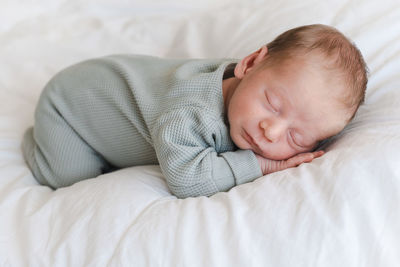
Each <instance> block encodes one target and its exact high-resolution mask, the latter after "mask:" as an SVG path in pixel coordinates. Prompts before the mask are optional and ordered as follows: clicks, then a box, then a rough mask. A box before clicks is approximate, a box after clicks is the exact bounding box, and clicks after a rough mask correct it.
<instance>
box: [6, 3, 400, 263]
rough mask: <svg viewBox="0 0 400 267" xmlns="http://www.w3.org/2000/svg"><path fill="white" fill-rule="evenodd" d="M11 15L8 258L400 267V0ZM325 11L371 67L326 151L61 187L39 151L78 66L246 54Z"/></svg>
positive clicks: (102, 7) (56, 6) (104, 6)
mask: <svg viewBox="0 0 400 267" xmlns="http://www.w3.org/2000/svg"><path fill="white" fill-rule="evenodd" d="M0 22H1V23H0V97H1V104H0V266H2V267H3V266H4V267H8V266H13V267H14V266H74V267H77V266H274V267H275V266H324V267H330V266H341V267H342V266H354V267H359V266H368V267H369V266H370V267H377V266H382V267H388V266H393V267H394V266H399V264H400V240H399V238H400V209H399V204H400V2H399V1H396V0H393V1H390V0H381V1H373V0H368V1H351V0H348V1H345V0H341V1H329V2H328V1H318V0H303V1H296V0H287V1H273V0H266V1H262V0H246V1H241V0H235V1H229V0H205V1H198V0H196V1H195V0H190V1H179V0H164V1H157V0H150V1H148V0H136V1H124V0H116V1H112V0H97V1H94V0H73V1H61V0H41V1H39V0H37V1H28V0H21V1H14V0H2V1H1V4H0ZM312 23H324V24H329V25H332V26H334V27H336V28H338V29H339V30H341V31H342V32H344V33H345V34H346V35H348V36H349V37H350V38H351V39H352V40H353V41H354V42H356V44H357V45H358V47H359V48H360V50H361V51H362V53H363V54H364V56H365V59H366V61H367V64H368V65H369V68H370V82H369V85H368V92H367V98H366V103H365V105H364V106H362V107H361V108H360V110H359V113H358V114H357V116H356V118H355V119H354V121H353V122H352V123H351V124H350V125H348V127H346V129H345V130H344V131H343V132H342V134H340V135H339V136H337V137H336V138H334V139H332V140H331V141H330V142H329V143H328V146H327V148H326V151H327V153H326V154H325V155H324V156H323V157H321V158H318V159H316V160H314V161H313V162H312V163H309V164H303V165H301V166H299V167H298V168H292V169H287V170H284V171H281V172H277V173H274V174H271V175H267V176H264V177H262V178H259V179H257V180H256V181H254V182H252V183H248V184H244V185H241V186H238V187H235V188H233V189H232V190H230V191H229V192H227V193H218V194H216V195H214V196H212V197H210V198H207V197H199V198H189V199H185V200H179V199H176V198H175V197H174V196H172V195H171V194H170V192H169V191H168V188H167V186H166V184H165V181H164V179H163V176H162V174H161V172H160V169H159V167H158V166H141V167H134V168H128V169H123V170H120V171H117V172H115V173H110V174H107V175H102V176H100V177H98V178H95V179H90V180H86V181H84V182H80V183H77V184H75V185H73V186H71V187H67V188H63V189H59V190H57V191H52V190H51V189H49V188H47V187H44V186H40V185H38V184H37V182H36V181H35V179H34V178H33V176H32V174H31V172H30V171H29V169H28V168H27V166H26V165H25V163H24V161H23V157H22V153H21V151H20V143H21V139H22V134H23V132H24V130H25V129H26V128H27V127H28V126H30V125H32V124H33V111H34V108H35V105H36V103H37V100H38V97H39V94H40V92H41V90H42V88H43V86H44V85H45V83H46V82H47V81H48V80H49V79H50V78H51V77H52V75H54V74H55V73H56V72H57V71H59V70H61V69H62V68H64V67H66V66H68V65H71V64H73V63H76V62H78V61H81V60H84V59H87V58H91V57H97V56H103V55H108V54H115V53H139V54H149V55H156V56H163V57H233V58H241V57H243V56H245V55H247V54H249V53H250V52H253V51H255V50H257V49H258V48H259V47H260V46H261V45H263V44H265V43H267V42H268V41H271V40H272V39H273V38H274V37H275V36H276V35H278V34H279V33H281V32H282V31H284V30H287V29H289V28H292V27H295V26H300V25H304V24H312ZM71 168H73V166H71Z"/></svg>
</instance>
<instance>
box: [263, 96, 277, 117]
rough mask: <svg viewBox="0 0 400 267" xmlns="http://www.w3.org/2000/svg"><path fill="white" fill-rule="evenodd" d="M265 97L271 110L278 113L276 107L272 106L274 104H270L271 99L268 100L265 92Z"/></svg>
mask: <svg viewBox="0 0 400 267" xmlns="http://www.w3.org/2000/svg"><path fill="white" fill-rule="evenodd" d="M265 98H266V99H267V102H268V104H269V106H270V107H271V109H272V111H273V112H275V113H278V111H277V110H276V108H274V106H272V104H271V101H269V98H268V95H267V93H265Z"/></svg>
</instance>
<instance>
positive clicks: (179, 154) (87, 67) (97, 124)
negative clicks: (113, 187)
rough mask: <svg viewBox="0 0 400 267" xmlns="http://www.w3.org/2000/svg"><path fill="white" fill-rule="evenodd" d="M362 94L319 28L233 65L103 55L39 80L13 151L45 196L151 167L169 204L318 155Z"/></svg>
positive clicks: (360, 76)
mask: <svg viewBox="0 0 400 267" xmlns="http://www.w3.org/2000/svg"><path fill="white" fill-rule="evenodd" d="M366 85H367V67H366V64H365V62H364V60H363V58H362V55H361V53H360V51H359V50H358V49H357V48H356V47H355V45H354V44H352V43H351V42H350V41H349V40H348V39H347V38H346V37H345V36H343V34H341V33H340V32H338V31H337V30H336V29H334V28H332V27H329V26H325V25H308V26H302V27H298V28H294V29H291V30H289V31H286V32H284V33H283V34H281V35H279V36H278V37H277V38H276V39H275V40H273V41H272V42H270V43H269V44H267V45H266V46H262V47H261V48H260V49H259V50H257V51H255V52H253V53H251V54H250V55H248V56H246V57H244V58H243V59H241V60H236V59H163V58H158V57H152V56H144V55H114V56H108V57H102V58H98V59H92V60H87V61H84V62H81V63H79V64H76V65H73V66H71V67H69V68H67V69H65V70H63V71H61V72H60V73H58V74H57V75H56V76H55V77H53V78H52V79H51V80H50V81H49V82H48V84H47V85H46V87H45V89H44V90H43V92H42V94H41V97H40V99H39V103H38V105H37V108H36V111H35V126H34V128H29V129H28V130H27V131H26V133H25V136H24V140H23V144H22V149H23V152H24V157H25V160H26V162H27V163H28V165H29V167H30V169H31V170H32V172H33V174H34V176H35V177H36V179H37V180H38V182H39V183H41V184H43V185H47V186H50V187H52V188H59V187H64V186H69V185H72V184H74V183H76V182H78V181H81V180H84V179H88V178H93V177H96V176H98V175H100V174H102V173H106V172H110V171H113V170H116V169H120V168H124V167H129V166H136V165H146V164H159V165H160V168H161V170H162V173H163V174H164V176H165V178H166V181H167V184H168V187H169V189H170V190H171V192H172V193H173V194H174V195H176V196H177V197H179V198H186V197H194V196H201V195H204V196H210V195H213V194H215V193H216V192H220V191H227V190H229V189H230V188H232V187H234V186H235V185H239V184H243V183H247V182H250V181H253V180H254V179H256V178H258V177H261V176H262V175H265V174H268V173H272V172H276V171H279V170H283V169H286V168H290V167H295V166H298V165H299V164H301V163H304V162H310V161H312V160H313V159H314V158H317V157H319V156H321V155H322V154H323V153H324V152H323V151H315V150H316V148H317V147H318V144H319V142H320V141H322V140H324V139H326V138H329V137H331V136H333V135H335V134H337V133H339V132H340V131H341V130H342V129H343V128H344V127H345V126H346V124H348V123H349V122H350V121H351V119H352V118H353V117H354V115H355V113H356V111H357V109H358V107H359V105H360V104H361V103H363V101H364V95H365V90H366Z"/></svg>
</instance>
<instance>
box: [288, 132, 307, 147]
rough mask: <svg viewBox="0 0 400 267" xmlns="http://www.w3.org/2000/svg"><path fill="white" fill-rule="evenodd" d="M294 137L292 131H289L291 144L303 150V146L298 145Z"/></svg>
mask: <svg viewBox="0 0 400 267" xmlns="http://www.w3.org/2000/svg"><path fill="white" fill-rule="evenodd" d="M294 135H295V134H294V133H293V131H289V137H290V139H291V141H292V143H293V144H294V145H295V146H297V147H301V148H305V146H302V145H299V143H298V142H296V138H295V137H294Z"/></svg>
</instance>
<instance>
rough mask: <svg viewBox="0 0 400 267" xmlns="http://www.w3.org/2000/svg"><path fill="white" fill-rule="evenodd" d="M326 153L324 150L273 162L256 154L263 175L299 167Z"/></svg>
mask: <svg viewBox="0 0 400 267" xmlns="http://www.w3.org/2000/svg"><path fill="white" fill-rule="evenodd" d="M324 153H325V152H324V151H322V150H319V151H315V152H306V153H300V154H297V155H295V156H293V157H291V158H289V159H286V160H271V159H267V158H264V157H261V156H259V155H257V154H256V157H257V159H258V162H259V164H260V166H261V170H262V172H263V175H265V174H268V173H272V172H277V171H280V170H284V169H287V168H292V167H297V166H299V165H300V164H302V163H304V162H311V161H312V160H313V159H315V158H318V157H320V156H322V155H323V154H324Z"/></svg>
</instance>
